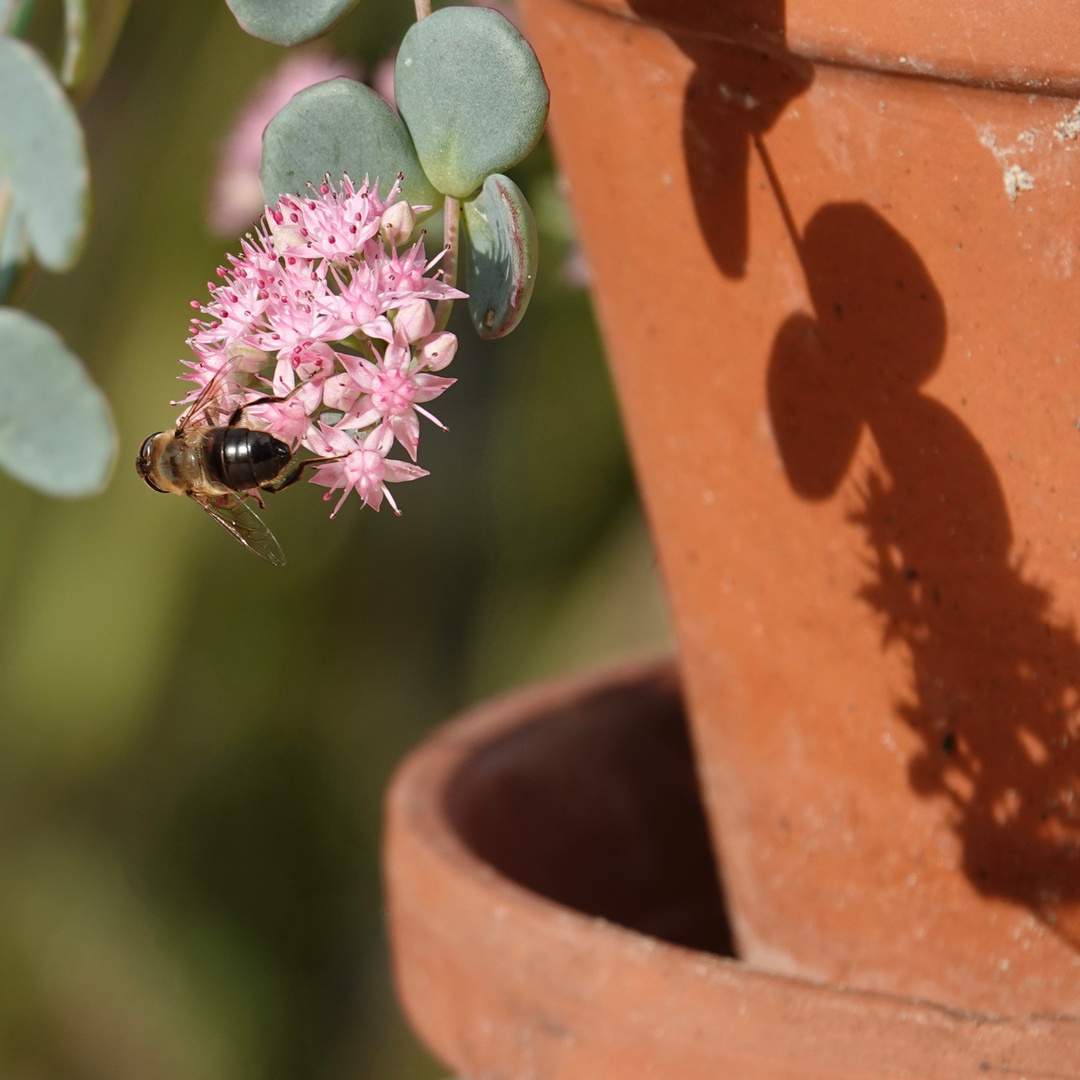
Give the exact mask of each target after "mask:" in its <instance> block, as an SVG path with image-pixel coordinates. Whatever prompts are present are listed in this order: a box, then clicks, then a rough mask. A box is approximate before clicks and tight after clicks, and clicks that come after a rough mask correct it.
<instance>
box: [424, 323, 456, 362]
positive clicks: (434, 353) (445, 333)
mask: <svg viewBox="0 0 1080 1080" xmlns="http://www.w3.org/2000/svg"><path fill="white" fill-rule="evenodd" d="M456 352H457V337H456V336H455V335H454V334H451V333H450V331H449V330H440V331H439V333H437V334H431V335H430V336H429V337H426V338H424V340H423V341H421V342H419V343H418V348H417V350H416V358H417V360H419V361H420V366H421V367H425V368H427V369H428V371H442V369H443V368H444V367H446V365H447V364H449V363H450V361H451V360H453V359H454V353H456Z"/></svg>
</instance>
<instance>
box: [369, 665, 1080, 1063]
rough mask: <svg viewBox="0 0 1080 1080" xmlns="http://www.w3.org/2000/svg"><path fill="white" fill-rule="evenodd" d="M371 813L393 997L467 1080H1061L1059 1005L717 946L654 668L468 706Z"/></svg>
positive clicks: (707, 868) (680, 728) (718, 922)
mask: <svg viewBox="0 0 1080 1080" xmlns="http://www.w3.org/2000/svg"><path fill="white" fill-rule="evenodd" d="M387 811H388V812H387V834H386V849H385V875H386V887H387V895H388V907H389V920H390V933H391V940H392V948H393V954H394V964H395V971H396V979H397V985H398V990H399V993H400V996H401V999H402V1002H403V1003H404V1006H405V1009H406V1011H407V1013H408V1015H409V1017H410V1019H411V1021H412V1023H413V1025H414V1027H415V1029H416V1031H417V1032H418V1034H419V1035H420V1036H421V1038H422V1039H423V1040H424V1041H425V1042H426V1043H427V1045H428V1046H429V1047H430V1048H431V1050H432V1051H433V1052H434V1053H435V1054H437V1055H438V1056H439V1057H440V1058H441V1059H442V1060H443V1061H445V1062H446V1063H447V1064H448V1065H450V1066H451V1067H453V1068H454V1069H455V1070H457V1071H458V1072H460V1073H461V1074H462V1075H463V1076H464V1077H468V1078H469V1080H606V1078H609V1077H610V1078H612V1080H615V1078H618V1080H639V1078H655V1080H661V1078H662V1080H696V1078H698V1077H700V1078H703V1080H704V1078H709V1080H717V1078H720V1077H732V1078H738V1080H758V1078H762V1080H764V1078H770V1080H772V1078H777V1077H785V1078H791V1080H794V1078H796V1077H797V1078H798V1080H826V1078H828V1080H835V1078H838V1077H844V1078H856V1077H866V1078H870V1077H885V1076H888V1077H889V1078H890V1080H907V1078H910V1080H937V1078H942V1080H944V1078H949V1080H953V1078H956V1077H993V1076H1008V1077H1010V1078H1013V1080H1016V1078H1018V1077H1028V1078H1030V1080H1034V1078H1036V1077H1044V1078H1050V1077H1053V1078H1055V1080H1066V1078H1074V1077H1075V1078H1080V1018H1077V1017H1061V1016H1056V1017H1054V1016H1030V1017H1000V1016H989V1015H985V1014H979V1013H972V1012H964V1011H960V1010H956V1009H951V1008H948V1007H946V1006H944V1005H939V1004H935V1003H933V1002H928V1001H920V1000H916V999H912V998H904V997H898V996H889V995H885V994H876V993H867V992H864V991H856V990H848V989H845V988H844V987H841V986H831V985H821V984H816V983H811V982H807V981H802V980H798V979H791V978H786V977H782V976H777V975H771V974H766V973H764V972H761V971H757V970H754V969H752V968H750V967H748V966H747V965H745V964H743V963H740V962H739V960H738V959H736V958H735V957H733V956H732V955H731V947H730V936H729V934H728V929H727V924H726V921H725V919H724V914H723V902H722V893H721V889H720V888H719V886H718V883H717V880H716V876H715V871H714V869H713V865H712V860H711V855H710V852H709V845H708V838H707V834H706V827H705V821H704V816H703V814H702V810H701V806H700V804H699V802H698V796H697V790H696V785H695V783H694V777H693V766H692V762H691V758H690V750H689V746H688V742H687V737H686V731H685V725H684V719H683V712H682V705H681V701H680V694H679V685H678V680H677V677H676V674H675V669H674V666H673V664H672V663H671V662H670V661H666V660H665V661H651V662H642V663H636V664H631V665H627V666H622V667H620V668H617V669H613V670H612V669H609V670H605V671H601V672H598V673H591V674H587V675H584V676H578V677H574V678H570V679H561V680H557V681H555V682H550V683H546V684H544V685H541V686H538V687H533V688H530V689H526V690H524V691H521V692H518V693H515V694H512V695H510V696H507V697H504V698H501V699H498V700H496V701H493V702H491V703H488V704H485V705H483V706H481V707H479V708H477V709H475V710H474V711H472V712H470V713H468V714H467V715H466V716H464V717H462V718H461V719H459V720H457V721H456V722H454V723H451V724H449V725H448V726H446V727H445V728H443V729H441V730H440V731H438V732H437V733H436V734H435V735H434V736H433V737H432V738H431V739H429V740H428V741H427V742H426V743H424V744H423V745H422V746H421V747H420V748H419V749H417V750H416V751H414V753H413V754H412V755H411V756H410V757H409V758H408V759H407V760H406V761H405V763H404V764H403V765H402V766H401V768H400V769H399V771H398V773H397V776H396V778H395V780H394V782H393V785H392V787H391V790H390V793H389V797H388V802H387Z"/></svg>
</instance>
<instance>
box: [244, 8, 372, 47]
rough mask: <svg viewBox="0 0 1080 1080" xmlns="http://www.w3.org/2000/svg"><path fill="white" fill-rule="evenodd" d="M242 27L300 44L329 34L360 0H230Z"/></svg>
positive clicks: (274, 39) (284, 42) (270, 38)
mask: <svg viewBox="0 0 1080 1080" xmlns="http://www.w3.org/2000/svg"><path fill="white" fill-rule="evenodd" d="M227 3H228V5H229V9H230V10H231V11H232V13H233V14H234V15H235V16H236V21H237V22H238V23H239V24H240V27H241V29H243V30H246V31H247V32H248V33H249V34H250V35H251V36H252V37H257V38H261V39H262V40H263V41H272V42H273V43H274V44H275V45H299V44H300V43H301V42H304V41H310V40H311V39H312V38H317V37H320V36H321V35H323V34H325V33H326V32H327V31H328V30H329V29H330V28H331V27H332V26H334V24H335V23H337V22H339V21H340V20H341V19H342V18H344V17H345V16H346V15H347V14H348V13H349V12H350V11H352V9H353V8H354V7H356V3H357V0H227Z"/></svg>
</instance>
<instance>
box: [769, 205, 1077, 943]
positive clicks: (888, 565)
mask: <svg viewBox="0 0 1080 1080" xmlns="http://www.w3.org/2000/svg"><path fill="white" fill-rule="evenodd" d="M798 245H799V257H800V260H801V262H802V265H803V268H804V270H805V273H806V279H807V283H808V287H809V291H810V297H811V300H812V304H813V308H814V314H813V316H810V315H807V314H802V313H799V314H794V315H792V316H790V317H789V318H788V319H787V320H786V321H785V322H784V324H783V325H782V327H781V328H780V330H779V332H778V333H777V335H776V338H775V341H774V345H773V351H772V356H771V359H770V362H769V368H768V402H769V412H770V419H771V423H772V428H773V431H774V433H775V437H776V441H777V445H778V447H779V451H780V455H781V458H782V460H783V464H784V469H785V471H786V475H787V479H788V481H789V483H790V485H791V487H792V489H793V490H794V491H795V493H796V494H797V495H799V496H800V497H802V498H803V499H807V500H822V499H825V498H828V497H830V496H832V495H834V494H835V493H836V492H837V490H838V489H839V487H840V485H841V482H842V481H843V480H844V478H845V477H846V476H848V475H849V473H850V471H851V468H852V465H853V462H854V456H855V451H856V446H857V443H858V442H859V440H860V438H861V436H862V433H863V431H864V430H868V431H869V433H870V435H871V436H872V438H873V442H874V444H875V446H876V450H877V463H876V464H874V465H871V466H869V467H868V468H867V469H866V471H865V473H864V475H863V476H861V477H859V478H857V481H858V482H857V484H856V487H855V490H856V492H857V495H856V502H857V505H856V506H855V507H854V508H853V509H852V511H851V513H850V516H849V519H850V521H851V523H852V525H853V526H856V527H858V528H860V529H862V530H863V531H864V532H865V536H866V540H867V544H868V549H869V554H868V560H867V566H868V570H869V572H870V576H869V579H868V580H867V582H866V584H865V585H864V586H863V587H862V588H861V590H860V591H859V596H860V597H861V599H862V600H863V601H865V602H866V603H867V604H868V605H869V606H870V607H871V608H872V610H873V611H875V612H876V613H878V614H879V615H880V617H881V620H882V626H883V647H884V648H891V649H900V650H902V652H903V654H904V656H905V658H906V660H907V663H908V666H909V669H910V689H909V691H908V692H907V693H906V694H905V695H904V696H903V697H902V698H901V699H900V700H899V701H898V702H897V709H898V714H899V716H900V717H901V718H902V719H903V720H904V722H905V723H906V724H907V725H908V726H909V727H910V728H911V730H912V731H914V732H915V733H916V734H917V735H918V737H919V740H920V746H919V749H918V752H917V753H916V754H915V755H914V757H913V758H912V760H911V762H910V765H909V777H910V781H911V784H912V786H913V788H914V789H915V790H916V791H917V792H919V793H921V794H924V795H927V796H944V797H945V798H946V799H947V800H948V803H949V805H950V807H951V819H952V827H953V828H954V830H955V834H956V836H957V838H958V840H959V841H960V844H961V847H962V866H963V870H964V872H965V873H966V874H967V876H968V877H969V879H970V880H971V882H972V883H973V884H974V885H975V887H976V888H977V889H978V890H979V891H980V892H981V893H983V894H985V895H992V896H996V897H1000V898H1002V899H1005V900H1008V901H1011V902H1014V903H1016V904H1021V905H1023V906H1025V907H1026V908H1028V909H1029V910H1030V911H1032V912H1033V913H1034V914H1036V915H1037V916H1038V917H1039V918H1040V919H1041V920H1042V921H1043V922H1045V923H1046V924H1047V925H1049V926H1051V927H1054V928H1055V929H1056V930H1057V932H1058V933H1059V934H1061V935H1062V937H1064V938H1065V939H1066V940H1068V941H1069V942H1070V943H1071V944H1073V945H1074V946H1077V945H1080V920H1077V915H1076V911H1075V909H1076V907H1077V901H1078V900H1080V862H1078V854H1080V805H1078V801H1077V792H1078V791H1080V783H1078V779H1080V778H1078V773H1080V741H1078V739H1080V712H1078V703H1080V642H1078V640H1077V635H1076V629H1075V627H1074V626H1073V625H1072V623H1071V622H1069V621H1065V620H1063V619H1061V618H1058V617H1057V616H1055V614H1054V613H1053V611H1052V596H1051V594H1050V593H1049V592H1048V591H1047V590H1046V589H1044V588H1042V587H1041V586H1040V585H1039V584H1038V583H1036V582H1033V581H1031V580H1029V579H1028V578H1027V577H1026V576H1025V573H1024V566H1023V559H1022V556H1021V554H1020V553H1018V551H1017V548H1016V544H1015V540H1014V536H1013V529H1012V524H1011V522H1010V519H1009V513H1008V508H1007V506H1006V502H1005V497H1004V493H1003V491H1002V487H1001V484H1000V482H999V481H998V478H997V475H996V474H995V471H994V468H993V465H992V463H991V461H990V459H989V457H988V456H987V454H986V452H985V451H984V450H983V448H982V446H981V445H980V444H979V441H978V439H977V438H976V437H975V435H974V434H973V433H972V432H971V431H970V430H969V429H968V428H967V426H966V425H965V424H964V422H963V421H962V420H961V418H960V417H959V416H958V415H956V413H954V412H953V411H951V410H950V409H949V408H947V407H946V406H944V405H943V404H941V403H940V402H939V401H936V400H935V399H934V398H932V397H930V396H928V395H927V394H925V393H923V392H922V391H921V390H920V386H921V385H922V384H923V383H925V382H926V380H927V379H928V378H929V377H930V376H931V375H932V374H933V373H934V372H935V371H936V370H937V369H938V367H939V365H940V363H941V358H942V354H943V351H944V346H945V331H946V314H945V305H944V302H943V300H942V297H941V294H940V293H939V291H938V289H937V288H936V287H935V285H934V282H933V281H932V280H931V278H930V275H929V273H928V272H927V269H926V267H925V266H924V264H923V262H922V260H921V259H920V258H919V256H918V254H917V253H916V251H915V249H914V248H913V247H912V246H911V245H910V244H909V243H908V241H907V240H906V239H905V238H904V237H903V236H901V235H900V234H899V233H898V232H897V231H896V230H895V229H893V227H892V226H891V225H889V224H888V222H887V221H886V220H885V219H884V218H883V217H881V216H880V215H879V214H878V213H877V212H876V211H875V210H873V209H872V208H871V207H869V206H867V205H865V204H862V203H836V204H829V205H825V206H823V207H821V208H820V209H819V210H818V211H817V213H815V215H814V216H813V218H812V219H811V221H810V222H809V224H808V226H807V227H806V230H805V232H804V234H803V236H802V237H801V239H799V240H798Z"/></svg>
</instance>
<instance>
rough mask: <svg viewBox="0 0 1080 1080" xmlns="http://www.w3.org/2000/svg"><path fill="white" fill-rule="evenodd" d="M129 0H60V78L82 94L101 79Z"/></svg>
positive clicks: (126, 11) (122, 22) (128, 5)
mask: <svg viewBox="0 0 1080 1080" xmlns="http://www.w3.org/2000/svg"><path fill="white" fill-rule="evenodd" d="M130 6H131V0H64V59H63V61H62V63H61V64H60V80H61V82H63V84H64V85H65V86H66V87H68V88H69V89H71V90H79V91H82V92H83V93H84V94H85V93H86V92H87V91H89V90H91V89H92V88H93V87H94V86H95V84H96V83H97V81H98V79H100V78H101V76H102V74H103V73H104V71H105V68H106V66H107V65H108V63H109V57H110V56H112V52H113V47H114V46H115V45H116V39H117V38H118V37H119V36H120V30H121V29H122V28H123V25H124V19H125V18H126V17H127V13H128V8H129V7H130Z"/></svg>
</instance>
